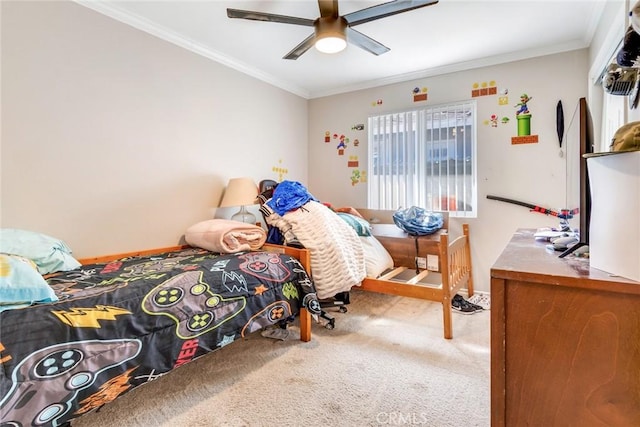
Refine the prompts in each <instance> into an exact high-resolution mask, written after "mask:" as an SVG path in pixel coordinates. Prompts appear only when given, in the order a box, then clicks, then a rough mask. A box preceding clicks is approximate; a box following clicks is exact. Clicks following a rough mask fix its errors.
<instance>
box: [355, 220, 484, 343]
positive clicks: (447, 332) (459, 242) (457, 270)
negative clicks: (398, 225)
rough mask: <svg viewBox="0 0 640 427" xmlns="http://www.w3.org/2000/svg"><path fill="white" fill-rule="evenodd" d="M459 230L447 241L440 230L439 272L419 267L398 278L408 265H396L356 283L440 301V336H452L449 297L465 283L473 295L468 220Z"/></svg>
mask: <svg viewBox="0 0 640 427" xmlns="http://www.w3.org/2000/svg"><path fill="white" fill-rule="evenodd" d="M462 232H463V234H462V236H460V237H458V238H456V239H454V240H453V241H452V242H449V235H448V234H447V233H446V232H445V233H442V234H440V236H439V239H440V240H439V244H438V253H439V257H440V273H434V272H429V271H428V270H423V271H420V272H418V273H417V274H416V275H415V276H413V277H411V278H409V279H407V280H399V279H398V278H397V277H398V276H399V275H400V274H402V273H404V272H406V271H408V270H409V267H407V266H396V267H394V269H393V270H391V271H389V272H386V273H385V274H383V275H382V276H380V277H378V278H373V277H367V278H365V279H364V281H363V282H362V284H361V286H360V287H361V289H363V290H366V291H372V292H378V293H384V294H389V295H399V296H404V297H411V298H419V299H424V300H428V301H435V302H438V303H441V304H442V316H443V329H444V337H445V338H446V339H451V338H453V328H452V318H451V313H452V308H451V300H452V298H453V296H454V295H455V294H456V293H458V291H459V290H460V289H462V288H463V287H464V286H465V285H466V287H467V291H468V295H469V296H471V295H473V276H472V271H473V270H472V265H471V249H470V242H469V225H468V224H463V225H462ZM434 278H435V279H437V280H435V279H434ZM423 279H427V282H426V283H424V282H422V280H423ZM428 279H434V280H428Z"/></svg>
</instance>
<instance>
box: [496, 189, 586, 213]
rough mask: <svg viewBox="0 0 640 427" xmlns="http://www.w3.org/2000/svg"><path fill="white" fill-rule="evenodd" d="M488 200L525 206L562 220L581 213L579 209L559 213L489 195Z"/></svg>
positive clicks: (562, 210)
mask: <svg viewBox="0 0 640 427" xmlns="http://www.w3.org/2000/svg"><path fill="white" fill-rule="evenodd" d="M487 199H490V200H498V201H500V202H505V203H511V204H513V205H518V206H524V207H525V208H529V209H531V211H532V212H539V213H542V214H545V215H551V216H555V217H558V218H560V219H571V218H573V216H574V215H575V214H577V213H579V209H561V210H560V212H558V211H554V210H552V209H547V208H543V207H541V206H537V205H532V204H531V203H527V202H521V201H519V200H513V199H507V198H505V197H498V196H491V195H487Z"/></svg>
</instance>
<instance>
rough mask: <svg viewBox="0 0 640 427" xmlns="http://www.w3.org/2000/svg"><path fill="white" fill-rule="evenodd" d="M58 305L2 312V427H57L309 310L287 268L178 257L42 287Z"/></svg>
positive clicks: (271, 256) (76, 274)
mask: <svg viewBox="0 0 640 427" xmlns="http://www.w3.org/2000/svg"><path fill="white" fill-rule="evenodd" d="M47 282H48V283H49V285H50V286H51V287H52V288H53V289H54V290H55V292H56V294H57V295H58V297H59V301H58V302H55V303H47V304H38V305H33V306H30V307H27V308H21V309H14V310H5V311H2V312H0V425H2V426H27V425H29V426H31V425H43V426H58V425H62V424H65V423H66V422H67V421H69V420H70V419H72V418H75V417H78V416H80V415H82V414H83V413H86V412H89V411H91V410H93V409H96V408H98V407H100V406H102V405H103V404H105V403H108V402H109V401H112V400H114V399H115V398H116V397H117V396H119V395H121V394H123V393H126V392H127V391H130V390H131V389H133V388H135V387H137V386H139V385H142V384H144V383H145V382H148V381H150V380H151V379H153V378H157V377H158V376H159V375H163V374H165V373H168V372H169V371H171V370H172V369H174V368H176V367H178V366H180V365H182V364H184V363H186V362H189V361H191V360H193V359H195V358H197V357H199V356H202V355H204V354H206V353H209V352H211V351H214V350H217V349H219V348H222V347H224V346H225V345H227V344H230V343H232V342H233V341H235V340H237V339H239V338H241V337H244V336H246V335H247V334H250V333H252V332H255V331H258V330H261V329H263V328H265V327H269V326H271V325H278V324H280V325H281V326H285V324H286V323H287V322H289V321H291V320H292V319H293V318H294V317H295V316H296V315H297V314H298V313H299V312H300V309H301V308H302V307H307V306H308V305H310V306H312V307H313V306H314V303H317V299H316V296H315V288H314V285H313V283H312V281H311V279H310V278H309V276H308V275H307V273H306V271H305V270H304V268H303V267H302V266H301V265H300V263H299V262H298V260H296V259H295V258H293V257H291V256H289V255H284V254H278V253H273V252H241V253H237V254H225V255H220V254H216V253H212V252H209V251H206V250H203V249H196V248H187V249H182V250H179V251H174V252H167V253H164V254H159V255H153V256H146V257H131V258H123V259H120V260H117V261H112V262H108V263H100V264H89V265H84V266H82V267H79V268H77V269H75V270H72V271H67V272H61V273H55V274H53V275H51V276H49V277H48V278H47Z"/></svg>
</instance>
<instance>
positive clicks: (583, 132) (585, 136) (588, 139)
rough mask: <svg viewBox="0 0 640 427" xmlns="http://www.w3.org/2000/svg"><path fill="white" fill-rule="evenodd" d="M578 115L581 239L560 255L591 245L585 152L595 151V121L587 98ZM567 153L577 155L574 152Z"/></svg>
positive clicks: (579, 105)
mask: <svg viewBox="0 0 640 427" xmlns="http://www.w3.org/2000/svg"><path fill="white" fill-rule="evenodd" d="M578 117H579V119H580V121H579V127H578V129H579V136H578V144H579V147H578V150H577V151H578V152H579V153H578V155H579V159H577V164H578V165H579V166H578V169H579V198H580V202H579V208H578V209H579V219H580V222H579V226H578V229H579V233H580V240H579V241H578V243H576V244H575V245H573V246H571V247H570V248H568V249H567V250H565V251H564V252H562V253H561V254H560V255H559V257H560V258H564V257H565V256H567V255H569V254H571V253H573V252H574V251H576V250H577V249H578V248H581V247H583V246H589V220H590V218H591V189H590V188H589V171H588V170H587V159H585V158H584V156H583V155H584V154H587V153H593V148H594V147H593V141H594V138H593V122H592V120H591V113H590V112H589V106H588V104H587V100H586V98H580V100H579V101H578ZM567 155H575V154H573V153H571V154H569V152H568V151H567Z"/></svg>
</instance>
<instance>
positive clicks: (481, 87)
mask: <svg viewBox="0 0 640 427" xmlns="http://www.w3.org/2000/svg"><path fill="white" fill-rule="evenodd" d="M497 93H498V88H497V87H496V81H495V80H491V81H490V82H489V83H487V82H482V83H474V84H473V88H472V89H471V97H472V98H477V97H479V96H487V95H496V94H497Z"/></svg>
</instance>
